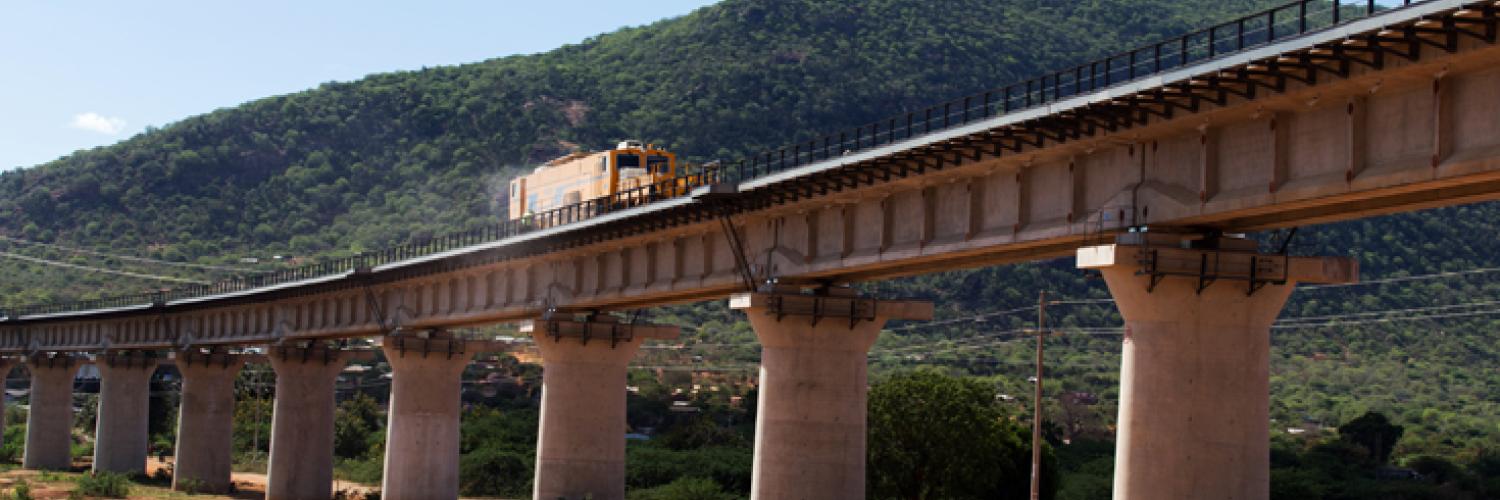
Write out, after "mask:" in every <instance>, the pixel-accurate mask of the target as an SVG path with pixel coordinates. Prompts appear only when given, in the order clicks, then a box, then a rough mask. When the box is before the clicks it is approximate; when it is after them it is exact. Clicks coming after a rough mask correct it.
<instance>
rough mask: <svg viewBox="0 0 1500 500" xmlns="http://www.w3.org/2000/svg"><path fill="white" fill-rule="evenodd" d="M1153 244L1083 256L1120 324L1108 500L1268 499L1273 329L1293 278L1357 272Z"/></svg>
mask: <svg viewBox="0 0 1500 500" xmlns="http://www.w3.org/2000/svg"><path fill="white" fill-rule="evenodd" d="M1150 238H1151V239H1150V240H1147V239H1146V235H1134V236H1130V237H1128V238H1123V239H1122V241H1128V242H1130V243H1131V244H1129V245H1124V244H1122V245H1105V246H1100V247H1090V248H1084V249H1081V250H1079V258H1078V261H1079V262H1078V265H1079V267H1082V268H1090V269H1099V270H1100V271H1101V272H1102V273H1103V274H1104V280H1105V282H1106V283H1107V284H1108V285H1109V291H1110V294H1111V295H1113V296H1114V299H1115V305H1116V306H1117V307H1119V310H1120V314H1121V315H1122V316H1124V319H1125V336H1124V340H1123V344H1122V360H1121V366H1120V415H1119V430H1118V434H1117V438H1116V441H1115V446H1116V452H1115V478H1114V498H1116V499H1130V500H1143V499H1158V498H1226V499H1239V500H1244V499H1249V500H1256V499H1265V498H1268V497H1269V495H1270V435H1269V433H1270V421H1269V419H1270V417H1269V408H1270V387H1269V384H1270V373H1269V370H1270V366H1269V362H1268V356H1269V351H1270V331H1271V324H1272V323H1273V322H1275V321H1276V317H1277V316H1278V315H1279V314H1280V313H1281V308H1282V305H1283V304H1285V303H1286V299H1287V297H1288V296H1290V294H1291V293H1292V290H1293V288H1294V287H1295V286H1296V284H1297V283H1298V282H1340V281H1351V280H1353V279H1354V277H1355V276H1357V275H1358V272H1357V266H1355V265H1354V264H1353V262H1352V261H1350V260H1348V259H1341V258H1290V257H1285V256H1281V255H1262V254H1258V253H1256V251H1255V243H1254V242H1250V241H1246V240H1239V239H1233V238H1212V239H1208V240H1194V239H1183V237H1182V236H1177V235H1150Z"/></svg>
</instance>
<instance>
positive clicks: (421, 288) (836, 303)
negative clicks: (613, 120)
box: [0, 0, 1500, 499]
mask: <svg viewBox="0 0 1500 500" xmlns="http://www.w3.org/2000/svg"><path fill="white" fill-rule="evenodd" d="M1497 7H1500V2H1494V1H1484V2H1474V1H1463V0H1427V1H1411V2H1395V3H1391V2H1373V1H1371V2H1364V1H1360V2H1349V1H1341V2H1328V1H1311V0H1304V1H1297V2H1293V3H1290V4H1287V5H1284V6H1282V7H1278V8H1275V9H1272V10H1268V11H1264V12H1260V13H1257V14H1254V15H1250V16H1246V17H1244V18H1240V19H1236V20H1233V21H1231V22H1229V23H1225V24H1221V25H1218V26H1214V27H1211V28H1209V29H1205V30H1201V31H1197V32H1194V33H1190V34H1187V35H1183V36H1181V37H1178V38H1173V39H1168V40H1164V41H1161V42H1159V43H1155V44H1151V45H1147V46H1145V47H1140V48H1137V49H1133V50H1129V51H1126V52H1122V53H1119V54H1115V55H1112V56H1110V57H1107V58H1104V59H1100V60H1097V61H1093V62H1089V63H1085V64H1082V65H1079V66H1076V67H1071V68H1066V69H1064V70H1062V71H1058V72H1055V73H1050V74H1047V75H1044V76H1041V77H1038V78H1035V79H1032V80H1028V81H1025V82H1021V83H1017V84H1013V85H1009V86H1006V87H1001V88H999V89H996V90H993V91H990V92H985V93H983V94H979V95H974V96H970V97H966V98H963V99H959V100H955V101H950V102H947V103H943V104H939V105H936V106H933V107H929V108H926V109H923V110H919V111H916V112H912V113H906V114H903V115H900V116H897V117H893V118H890V119H887V120H882V121H880V122H876V123H872V124H868V125H865V126H862V127H857V128H855V129H852V130H847V131H844V132H841V133H837V134H832V135H827V136H821V137H817V138H815V139H812V140H808V141H806V142H802V143H798V144H793V145H789V146H787V147H784V148H780V149H776V150H772V151H767V152H763V153H760V154H757V155H753V156H751V157H748V158H746V159H745V160H742V161H739V162H735V163H730V164H725V165H721V166H719V167H718V168H716V169H712V170H708V171H705V172H703V173H702V174H701V175H697V176H695V177H692V178H684V179H682V181H683V185H685V186H686V187H687V188H689V189H687V190H686V192H685V193H683V194H681V195H678V194H679V193H678V192H677V191H678V190H677V189H671V190H664V189H658V188H654V187H644V188H641V189H637V190H633V191H629V192H625V193H621V194H620V195H618V196H614V197H611V198H607V199H600V200H589V201H585V202H583V203H580V204H577V205H571V206H566V207H562V208H559V209H557V210H553V211H550V212H546V213H542V214H538V215H537V217H536V218H535V219H533V220H529V221H525V222H520V221H513V222H504V223H497V224H495V225H493V226H488V227H483V228H478V229H475V230H472V231H468V232H464V233H459V234H453V235H448V236H445V237H442V238H438V239H435V240H431V241H426V242H421V243H417V244H412V245H405V246H402V247H397V248H392V249H388V250H385V251H382V252H374V253H368V254H361V255H357V256H353V257H348V258H343V259H337V260H330V261H326V262H320V263H317V264H313V265H309V266H304V267H301V268H297V269H292V270H287V271H280V272H277V273H273V274H266V275H259V276H249V277H240V278H235V279H231V280H226V281H223V282H219V283H216V284H213V285H207V286H189V287H184V288H179V289H174V290H171V291H164V292H159V293H152V294H142V295H133V296H123V297H112V298H108V299H100V300H91V301H82V302H72V303H52V304H36V305H29V306H23V307H17V308H13V309H11V310H7V311H4V314H3V316H4V319H3V320H0V353H4V354H5V355H7V356H9V359H12V360H16V361H19V362H22V363H25V364H26V365H27V367H28V368H29V370H30V372H31V374H32V387H33V389H32V411H33V413H32V422H36V423H39V424H40V423H44V422H53V421H55V422H66V421H70V420H71V419H69V418H67V416H68V412H69V411H71V409H70V406H69V405H70V398H68V397H67V394H68V391H69V390H70V389H69V387H70V383H69V381H71V379H72V373H73V370H75V369H76V368H77V366H78V365H79V364H80V363H90V362H91V363H95V364H98V365H99V367H100V373H101V376H102V385H101V389H100V391H101V395H100V403H99V404H100V409H99V419H98V426H99V427H98V436H99V440H98V443H97V445H96V452H95V453H96V460H95V467H96V469H100V470H118V471H127V472H128V471H139V470H141V468H142V467H143V464H144V460H145V452H146V448H145V432H146V429H145V418H144V408H145V401H146V392H145V391H146V385H145V383H144V380H145V379H146V378H147V377H148V376H149V374H150V372H151V370H152V369H153V367H154V366H156V365H158V364H160V363H168V362H170V363H175V364H176V365H177V367H178V369H179V370H180V371H181V372H182V373H183V375H184V378H185V381H184V384H183V386H182V392H183V404H182V409H181V415H180V422H179V432H178V443H177V449H178V450H179V451H178V457H179V458H178V460H179V462H178V463H179V466H178V468H177V478H176V480H177V481H178V482H179V484H183V483H182V482H183V481H188V480H190V481H193V482H194V484H199V485H206V486H208V487H209V488H210V489H215V488H217V489H222V488H225V487H227V486H228V480H229V468H228V467H229V455H228V453H229V449H230V443H229V439H230V433H229V432H228V430H229V429H230V428H231V426H232V424H233V423H232V415H233V412H232V407H233V405H232V403H233V396H232V394H233V392H232V391H230V390H228V389H229V388H230V387H232V385H233V380H234V375H235V373H236V371H237V370H238V369H239V367H240V366H242V365H243V364H244V363H247V362H269V363H270V364H271V365H272V367H273V368H274V370H275V372H276V374H277V390H276V396H275V397H276V402H275V408H276V411H275V412H274V417H273V420H274V427H273V432H272V436H271V443H272V444H271V459H270V460H271V466H270V471H269V483H270V484H269V489H268V498H327V497H328V496H329V487H330V486H329V485H330V479H331V468H332V444H333V438H332V431H333V423H332V416H333V408H334V406H333V405H334V399H333V398H334V391H333V381H334V379H335V377H336V376H337V374H338V373H339V371H340V369H341V368H342V366H343V365H344V363H346V362H348V361H349V360H350V359H352V358H357V357H360V356H367V355H369V352H368V351H361V350H358V349H350V348H345V347H341V346H343V345H345V344H344V343H343V342H340V341H341V340H343V339H350V338H371V337H373V338H376V339H378V340H379V342H380V348H381V349H383V350H384V352H385V355H386V357H387V358H388V359H389V360H390V361H391V364H392V368H393V370H394V379H395V380H394V383H393V387H392V393H391V407H390V412H389V426H388V428H389V440H388V443H387V447H386V450H387V455H386V462H385V479H384V485H383V489H384V494H385V495H386V496H388V497H390V498H453V497H456V496H457V489H458V472H457V471H458V458H459V457H458V428H459V400H458V394H459V374H460V372H461V371H462V369H463V367H464V366H465V364H466V363H467V362H468V359H469V358H470V357H472V356H473V355H474V354H475V353H477V352H481V351H486V350H494V349H500V348H501V347H500V346H497V345H494V344H493V343H490V342H487V341H483V340H474V339H465V338H462V337H460V336H455V335H454V334H452V333H451V331H452V330H453V329H456V328H460V327H467V326H474V325H487V324H495V323H501V322H524V323H525V324H526V325H527V326H526V327H525V328H524V330H525V331H528V332H530V333H531V334H532V335H533V336H535V337H536V338H537V339H538V342H537V345H538V346H540V349H541V351H542V358H543V365H544V380H543V395H542V417H541V427H540V436H539V437H538V452H537V464H536V481H535V497H536V498H559V497H564V498H582V497H585V496H591V497H592V498H599V499H616V498H623V496H624V460H625V453H624V446H625V445H624V429H625V393H624V391H623V388H622V387H621V386H622V385H623V384H624V380H625V374H626V366H627V363H628V362H629V360H630V359H631V357H632V356H633V355H634V353H635V352H636V350H637V349H638V348H639V346H640V345H641V343H642V342H643V341H644V340H646V339H650V338H666V337H671V336H674V335H675V334H676V330H675V329H674V328H672V327H666V326H658V325H647V324H631V323H623V322H621V321H619V320H618V319H616V318H615V317H614V316H612V315H610V314H608V312H610V311H622V310H630V309H635V308H642V307H650V306H657V305H663V304H672V303H683V302H692V301H705V300H723V299H728V300H729V304H730V305H731V307H732V308H734V309H737V310H742V311H744V312H745V314H746V316H747V318H748V319H749V321H750V323H751V325H752V327H753V328H754V330H755V332H756V334H757V336H758V338H759V339H760V341H761V343H762V345H763V347H764V349H763V353H762V360H761V371H760V383H761V386H760V396H759V397H760V401H759V405H758V409H759V411H758V417H757V418H758V420H757V422H756V439H755V460H754V468H755V470H754V479H753V486H752V496H753V497H755V498H861V497H863V496H864V484H865V478H864V463H865V453H864V439H865V433H866V430H865V425H864V418H865V417H864V415H865V411H866V408H865V391H866V387H867V382H866V352H867V350H868V349H869V348H870V346H871V345H872V344H873V342H874V340H875V338H876V336H878V334H879V332H880V330H881V328H882V326H883V325H884V324H885V322H886V321H888V320H893V319H907V320H921V319H927V318H930V317H931V316H932V311H933V307H932V304H930V303H924V302H920V301H907V300H899V299H892V298H872V297H862V296H859V295H857V294H856V293H854V292H853V291H852V289H850V288H848V287H847V286H846V285H848V284H850V283H857V282H862V281H869V280H879V279H887V278H892V277H899V276H908V275H915V274H922V273H931V272H938V271H945V270H952V269H961V268H971V267H977V266H986V265H994V264H1003V263H1010V262H1022V261H1029V260H1036V259H1045V258H1055V257H1061V256H1069V255H1074V256H1076V257H1077V259H1078V265H1079V267H1081V268H1087V269H1098V270H1099V271H1100V272H1101V273H1102V275H1103V277H1104V279H1105V281H1106V283H1107V284H1108V287H1109V290H1110V293H1111V294H1112V295H1113V296H1114V298H1115V301H1116V304H1117V306H1118V307H1119V309H1120V312H1121V314H1122V315H1123V317H1124V319H1125V322H1126V334H1125V339H1124V342H1123V344H1122V350H1123V361H1122V363H1123V364H1122V367H1121V384H1122V387H1121V397H1120V415H1119V428H1118V436H1117V447H1118V448H1117V458H1116V466H1115V487H1114V491H1115V496H1116V498H1122V499H1145V498H1266V497H1268V495H1269V492H1268V488H1269V422H1268V406H1269V387H1268V351H1269V331H1270V325H1271V322H1272V321H1273V320H1274V319H1275V318H1276V316H1277V315H1278V313H1279V311H1280V309H1281V307H1282V305H1283V304H1284V302H1285V300H1286V299H1287V297H1288V296H1289V295H1290V294H1291V293H1292V291H1293V289H1294V288H1295V285H1296V284H1297V283H1309V282H1349V281H1353V280H1356V279H1357V276H1358V266H1357V264H1356V263H1355V262H1353V261H1352V260H1350V259H1347V258H1338V257H1297V256H1290V255H1286V254H1285V252H1284V251H1262V250H1261V249H1260V248H1259V247H1258V246H1257V245H1256V244H1255V243H1253V242H1250V241H1248V240H1245V239H1243V238H1241V237H1237V236H1236V234H1237V233H1241V232H1245V231H1254V230H1264V229H1274V228H1289V227H1297V226H1300V225H1306V224H1314V223H1322V222H1329V221H1337V220H1346V219H1352V218H1359V217H1366V216H1371V215H1377V214H1385V213H1393V212H1400V211H1408V210H1415V209H1420V208H1427V207H1435V206H1445V205H1453V204H1460V203H1469V202H1474V201H1480V200H1488V199H1494V198H1497V197H1500V112H1497V111H1500V92H1497V90H1500V69H1496V68H1497V67H1500V66H1497V64H1496V63H1497V61H1500V50H1497V48H1496V47H1495V37H1496V24H1497V18H1496V12H1495V11H1496V9H1497ZM67 432H68V430H67V428H66V426H64V425H50V426H49V425H33V426H31V427H30V428H29V433H28V435H27V441H26V451H25V465H26V466H27V467H38V468H48V467H61V466H66V465H67V463H66V460H67V443H68V441H67Z"/></svg>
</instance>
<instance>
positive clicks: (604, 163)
mask: <svg viewBox="0 0 1500 500" xmlns="http://www.w3.org/2000/svg"><path fill="white" fill-rule="evenodd" d="M608 171H609V156H608V155H605V156H600V157H599V173H601V174H602V173H605V172H608Z"/></svg>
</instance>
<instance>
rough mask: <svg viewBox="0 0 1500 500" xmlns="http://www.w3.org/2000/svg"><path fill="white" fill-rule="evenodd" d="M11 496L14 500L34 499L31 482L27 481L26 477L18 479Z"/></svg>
mask: <svg viewBox="0 0 1500 500" xmlns="http://www.w3.org/2000/svg"><path fill="white" fill-rule="evenodd" d="M9 496H10V498H12V499H14V500H32V496H31V483H28V482H26V480H25V479H22V480H20V481H16V487H15V489H13V490H11V492H10V495H9Z"/></svg>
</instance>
